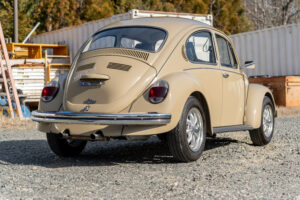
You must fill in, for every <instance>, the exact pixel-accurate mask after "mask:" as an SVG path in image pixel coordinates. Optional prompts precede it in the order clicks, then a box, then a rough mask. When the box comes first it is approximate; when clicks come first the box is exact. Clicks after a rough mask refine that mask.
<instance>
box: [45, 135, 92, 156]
mask: <svg viewBox="0 0 300 200" xmlns="http://www.w3.org/2000/svg"><path fill="white" fill-rule="evenodd" d="M47 141H48V144H49V146H50V149H51V150H52V151H53V152H54V153H55V154H56V155H58V156H61V157H71V156H77V155H79V154H80V153H81V152H82V151H83V149H84V147H85V145H86V143H87V142H86V141H81V140H69V139H64V138H61V137H60V135H58V134H53V133H47Z"/></svg>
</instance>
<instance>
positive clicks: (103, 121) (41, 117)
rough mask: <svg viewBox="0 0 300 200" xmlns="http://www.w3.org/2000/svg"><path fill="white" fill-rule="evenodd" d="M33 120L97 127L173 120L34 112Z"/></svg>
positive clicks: (167, 116)
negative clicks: (94, 125) (93, 125)
mask: <svg viewBox="0 0 300 200" xmlns="http://www.w3.org/2000/svg"><path fill="white" fill-rule="evenodd" d="M31 115H32V116H31V119H32V120H33V121H35V122H44V123H64V124H96V125H163V124H167V123H169V122H170V120H171V114H159V113H142V114H102V113H73V112H68V111H60V112H32V114H31Z"/></svg>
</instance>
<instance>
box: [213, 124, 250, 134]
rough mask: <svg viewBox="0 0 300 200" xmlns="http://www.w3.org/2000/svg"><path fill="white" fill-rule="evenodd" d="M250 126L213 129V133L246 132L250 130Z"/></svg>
mask: <svg viewBox="0 0 300 200" xmlns="http://www.w3.org/2000/svg"><path fill="white" fill-rule="evenodd" d="M252 129H253V127H252V126H247V125H237V126H223V127H216V128H213V132H214V133H224V132H235V131H248V130H252Z"/></svg>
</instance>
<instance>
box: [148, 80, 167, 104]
mask: <svg viewBox="0 0 300 200" xmlns="http://www.w3.org/2000/svg"><path fill="white" fill-rule="evenodd" d="M168 91H169V84H168V83H167V82H166V81H158V82H156V83H154V84H153V85H152V86H151V88H150V90H149V101H150V102H151V103H160V102H162V101H163V100H164V99H165V98H166V96H167V94H168Z"/></svg>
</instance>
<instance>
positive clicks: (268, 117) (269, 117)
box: [263, 105, 274, 137]
mask: <svg viewBox="0 0 300 200" xmlns="http://www.w3.org/2000/svg"><path fill="white" fill-rule="evenodd" d="M273 123H274V122H273V110H272V107H271V106H270V105H266V106H265V109H264V112H263V130H264V134H265V136H266V137H269V136H270V135H271V134H272V132H273Z"/></svg>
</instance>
